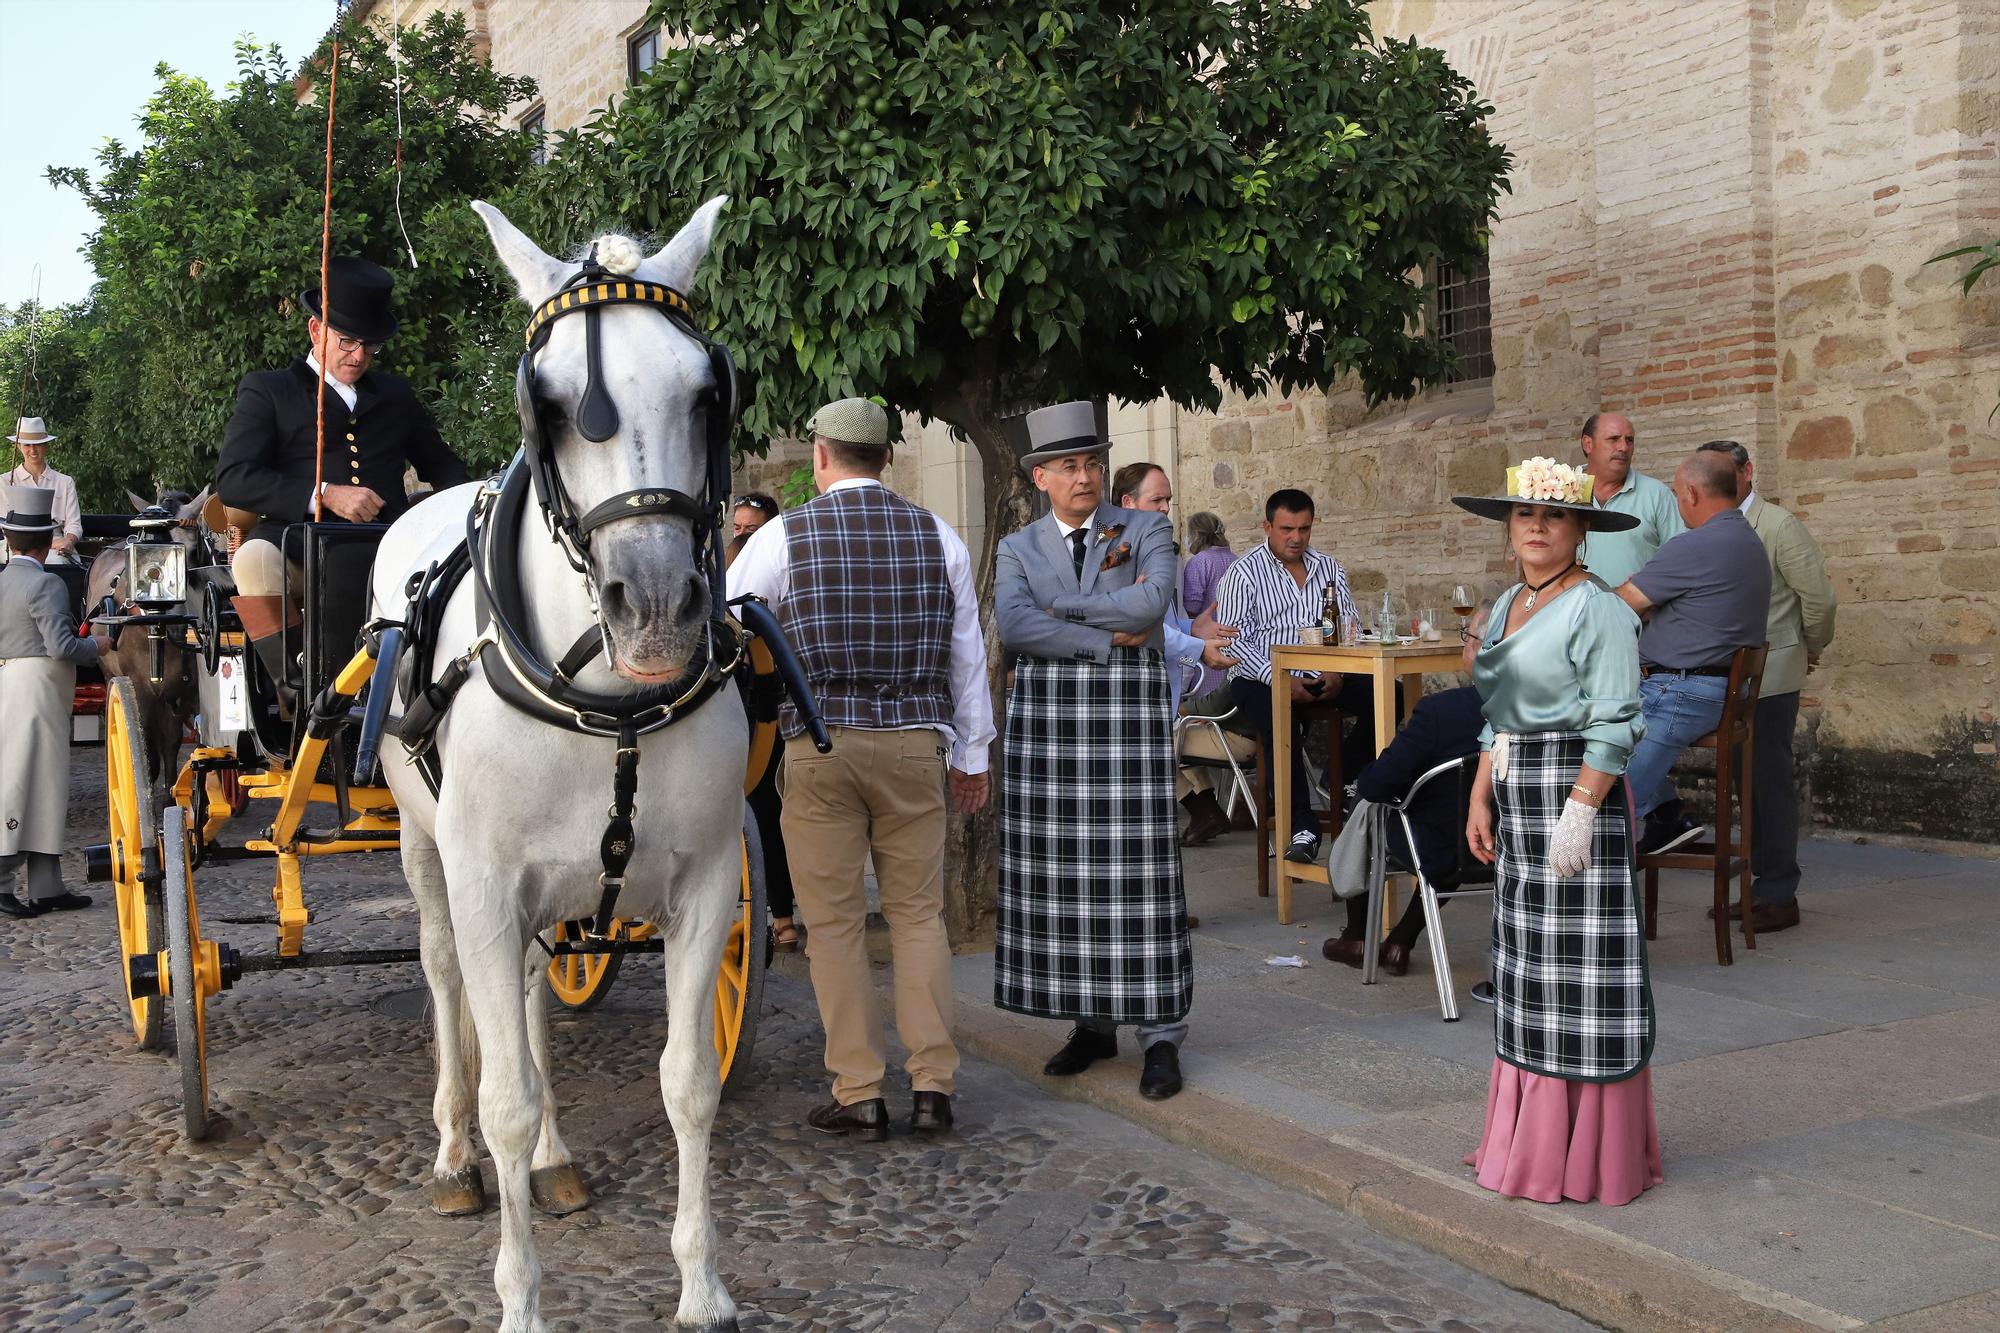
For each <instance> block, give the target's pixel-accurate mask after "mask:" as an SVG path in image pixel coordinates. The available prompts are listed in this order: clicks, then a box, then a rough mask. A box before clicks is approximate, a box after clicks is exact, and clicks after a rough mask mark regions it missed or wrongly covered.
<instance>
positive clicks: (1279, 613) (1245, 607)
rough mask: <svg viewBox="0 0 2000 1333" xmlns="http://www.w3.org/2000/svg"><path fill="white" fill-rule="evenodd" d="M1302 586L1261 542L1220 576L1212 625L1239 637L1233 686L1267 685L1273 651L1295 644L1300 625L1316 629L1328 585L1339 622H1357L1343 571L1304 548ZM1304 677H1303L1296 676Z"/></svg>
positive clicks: (1234, 647) (1233, 649) (1320, 553)
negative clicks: (1227, 628) (1224, 627)
mask: <svg viewBox="0 0 2000 1333" xmlns="http://www.w3.org/2000/svg"><path fill="white" fill-rule="evenodd" d="M1305 559H1306V581H1305V586H1304V587H1301V586H1299V584H1298V583H1297V581H1295V580H1294V579H1293V578H1292V575H1291V571H1289V570H1287V569H1286V568H1285V567H1284V565H1283V564H1282V563H1280V561H1279V560H1278V557H1277V556H1275V555H1273V554H1271V544H1270V543H1269V542H1260V543H1258V545H1257V546H1256V547H1254V548H1252V549H1251V550H1249V551H1246V552H1245V553H1244V554H1243V557H1242V558H1241V559H1239V560H1238V561H1237V562H1236V563H1235V564H1233V565H1231V566H1230V567H1229V568H1228V569H1227V570H1226V571H1225V572H1224V573H1223V575H1222V581H1221V582H1220V583H1218V584H1217V585H1216V589H1215V600H1216V605H1215V621H1216V623H1217V624H1218V625H1228V626H1230V627H1232V628H1233V629H1235V630H1236V631H1237V634H1236V639H1235V641H1234V642H1232V643H1231V644H1230V645H1229V651H1230V653H1231V654H1232V655H1233V656H1234V657H1235V658H1236V665H1235V666H1233V667H1231V668H1230V669H1229V674H1230V676H1231V677H1232V678H1233V679H1236V680H1261V681H1265V682H1269V680H1270V679H1271V645H1272V644H1274V643H1277V644H1289V643H1296V642H1298V631H1299V628H1300V627H1301V626H1303V625H1317V624H1319V614H1320V606H1321V604H1322V602H1323V601H1324V600H1325V597H1326V586H1327V585H1328V584H1329V583H1331V584H1332V585H1333V589H1334V596H1335V597H1336V598H1338V599H1339V603H1340V614H1341V616H1342V617H1343V618H1346V619H1352V620H1355V621H1359V620H1360V618H1361V617H1360V615H1359V613H1357V612H1356V610H1355V608H1354V598H1353V597H1352V596H1351V595H1350V594H1349V593H1348V591H1347V571H1346V570H1345V569H1343V568H1341V565H1340V562H1339V561H1338V560H1335V559H1334V558H1333V557H1332V556H1330V555H1328V554H1326V553H1325V552H1324V551H1315V550H1313V549H1312V548H1311V547H1307V548H1306V557H1305ZM1293 674H1295V675H1304V674H1306V673H1304V672H1295V673H1293Z"/></svg>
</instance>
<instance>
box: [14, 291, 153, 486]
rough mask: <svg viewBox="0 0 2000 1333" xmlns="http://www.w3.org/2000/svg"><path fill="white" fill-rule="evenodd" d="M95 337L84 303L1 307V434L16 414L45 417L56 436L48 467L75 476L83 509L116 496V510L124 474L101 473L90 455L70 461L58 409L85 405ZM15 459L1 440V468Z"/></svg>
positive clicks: (69, 440)
mask: <svg viewBox="0 0 2000 1333" xmlns="http://www.w3.org/2000/svg"><path fill="white" fill-rule="evenodd" d="M95 334H96V328H95V325H94V323H93V321H92V319H91V311H90V307H89V306H88V305H87V304H86V303H83V302H78V303H76V304H74V305H59V306H43V307H41V308H40V309H36V308H35V307H34V305H33V304H32V303H30V302H27V301H23V302H22V303H21V304H20V305H18V306H14V307H13V308H11V309H9V308H8V307H6V306H0V398H4V401H5V406H4V407H0V418H4V419H5V421H6V425H7V429H6V430H5V431H0V435H12V434H14V419H15V417H16V416H17V415H18V416H30V417H42V418H44V419H46V420H47V421H48V422H49V430H50V431H52V432H53V433H54V434H55V435H56V437H57V439H56V443H55V448H54V450H53V451H52V452H53V454H54V456H53V457H52V458H51V459H50V463H51V465H52V466H54V467H55V468H57V469H58V470H59V471H62V472H67V473H69V474H70V475H71V476H73V477H75V478H76V484H77V491H78V494H79V495H81V496H83V497H85V500H86V506H87V504H88V501H89V499H91V498H94V497H99V496H102V497H106V498H107V499H108V497H111V496H117V497H118V508H120V509H123V508H124V507H125V504H124V496H123V493H122V492H121V491H120V489H119V488H120V486H121V485H122V484H123V475H122V473H112V474H105V473H103V472H102V471H101V470H99V469H97V468H94V467H93V466H92V464H93V463H98V462H101V461H102V460H101V459H98V458H95V457H94V456H92V455H89V454H83V453H79V454H77V455H76V456H75V457H72V453H73V450H72V449H71V445H72V444H74V443H75V441H74V439H73V438H72V437H71V435H70V434H69V430H68V423H67V422H66V421H65V419H64V415H63V411H62V409H63V408H64V407H66V406H68V405H70V404H74V403H79V402H86V401H88V398H89V389H88V386H87V383H86V381H87V378H88V375H89V370H90V362H91V348H92V345H93V343H94V342H95ZM30 342H32V343H33V347H32V351H31V349H30ZM19 461H20V454H19V452H18V451H16V450H15V448H14V446H12V445H11V444H8V443H7V442H6V441H5V440H4V439H0V470H4V469H5V468H8V467H12V466H13V465H14V464H15V463H18V462H19Z"/></svg>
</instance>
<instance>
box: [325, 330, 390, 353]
mask: <svg viewBox="0 0 2000 1333" xmlns="http://www.w3.org/2000/svg"><path fill="white" fill-rule="evenodd" d="M333 345H334V346H335V347H338V348H339V349H340V350H341V351H343V352H346V353H348V354H349V355H352V354H353V353H355V352H360V351H364V350H365V351H366V352H367V353H368V355H370V356H373V355H375V353H377V352H379V351H381V350H382V344H381V343H365V342H362V341H361V339H359V338H349V337H347V336H346V335H345V334H339V333H336V334H334V335H333Z"/></svg>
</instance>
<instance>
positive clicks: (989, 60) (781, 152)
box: [520, 0, 1509, 933]
mask: <svg viewBox="0 0 2000 1333" xmlns="http://www.w3.org/2000/svg"><path fill="white" fill-rule="evenodd" d="M651 17H652V20H653V21H655V22H658V23H659V24H661V26H662V28H663V30H664V32H665V34H666V36H667V37H668V38H669V43H668V44H669V46H670V47H671V49H669V50H667V51H666V52H665V54H664V55H663V57H662V59H661V60H660V62H659V64H658V65H656V66H655V67H654V68H653V69H652V70H651V71H650V72H649V73H648V74H647V75H646V76H645V77H644V78H643V79H642V80H641V81H640V82H639V83H638V84H637V85H636V86H634V87H633V88H631V89H629V90H628V91H627V93H626V94H625V96H624V98H623V100H622V101H620V102H619V104H618V105H617V107H616V108H615V109H614V110H612V111H610V112H608V113H606V114H605V115H603V116H602V117H600V118H599V119H598V120H597V121H596V122H595V123H593V124H592V125H590V126H588V127H586V128H584V129H583V130H581V131H577V132H572V133H569V134H566V135H563V136H561V138H560V142H559V145H558V150H557V153H556V157H555V161H554V162H553V163H552V164H551V168H550V173H549V179H548V180H547V181H545V182H544V184H545V185H546V186H547V188H545V189H543V190H540V191H538V192H537V193H536V194H534V195H532V196H526V197H523V198H522V199H521V200H520V204H521V206H522V207H523V209H524V213H525V216H526V218H527V219H529V221H530V227H529V229H530V230H531V232H537V233H539V234H540V235H542V236H543V237H544V238H545V239H552V240H556V241H570V242H577V241H581V240H583V239H585V238H586V237H587V236H588V235H589V234H590V233H591V232H592V231H593V230H596V229H598V228H601V227H605V226H611V225H617V224H624V225H627V226H641V227H651V228H655V229H665V228H668V227H670V226H672V225H675V224H677V223H678V222H679V220H680V219H681V218H683V217H684V216H685V215H686V214H687V213H688V212H689V211H690V210H691V209H692V208H693V207H694V206H695V204H697V203H698V202H699V201H701V200H702V199H704V198H706V197H708V196H711V195H714V194H722V193H726V194H728V195H730V196H731V199H732V202H731V205H730V207H729V208H728V210H727V211H726V212H725V213H724V214H723V217H722V220H721V223H720V225H719V227H718V229H717V233H716V241H715V245H714V248H713V250H712V251H711V259H710V262H709V263H708V264H707V265H705V267H704V271H703V277H702V280H701V288H700V291H699V293H698V294H699V296H700V298H701V305H702V307H703V309H704V311H705V314H706V317H707V318H709V319H710V320H711V321H712V322H713V323H714V325H715V326H716V329H717V331H718V332H719V333H720V335H721V336H722V337H724V338H725V339H726V340H727V341H728V342H729V344H730V345H731V347H732V348H733V349H734V351H735V353H736V356H737V358H738V360H739V362H740V363H741V364H742V365H743V366H744V368H745V369H746V370H747V371H748V372H749V373H750V377H751V379H752V381H753V383H754V394H753V396H752V398H751V401H750V404H749V409H748V412H747V414H746V416H745V419H744V440H745V443H746V445H749V446H750V447H758V446H757V443H756V442H757V441H760V440H764V439H768V438H769V437H772V436H778V435H783V434H787V433H790V432H793V431H795V430H797V429H798V427H799V426H800V424H801V423H802V422H804V421H805V420H806V418H807V417H808V416H809V415H810V414H811V412H812V411H813V410H814V408H815V407H817V406H818V405H819V404H820V403H821V402H823V401H825V400H826V399H828V398H830V397H834V396H839V395H845V394H864V395H875V396H879V397H880V398H882V399H883V400H884V401H886V402H887V403H888V404H889V405H890V406H891V407H892V408H895V409H899V410H902V411H908V412H914V413H916V414H917V415H918V416H919V417H920V418H923V419H926V420H938V421H943V422H946V423H949V425H950V426H951V428H952V429H953V430H954V431H955V432H956V433H958V434H959V435H960V436H962V437H963V438H965V439H967V440H969V441H970V442H971V443H972V444H973V445H974V446H975V447H976V450H977V454H978V458H979V465H980V468H981V472H982V474H983V480H984V495H985V502H986V507H987V515H986V518H987V522H986V525H985V533H986V538H985V548H984V549H983V550H982V551H980V552H978V553H976V555H977V568H978V581H979V587H980V589H981V593H982V600H989V599H986V598H985V597H984V594H985V592H986V591H987V590H989V589H990V586H991V569H992V552H993V545H994V543H995V542H997V541H998V540H999V538H1000V537H1001V536H1003V535H1004V534H1005V533H1007V532H1009V531H1011V530H1012V529H1013V528H1014V527H1016V526H1017V525H1018V523H1019V522H1020V521H1021V520H1022V519H1023V518H1024V517H1025V516H1026V514H1027V513H1028V512H1029V510H1028V504H1027V500H1028V493H1027V492H1026V490H1025V481H1024V478H1023V477H1022V475H1021V470H1020V467H1019V465H1018V463H1017V456H1016V454H1015V452H1014V450H1013V449H1012V448H1011V447H1010V446H1009V444H1008V442H1007V439H1006V436H1005V435H1004V434H1003V431H1002V427H1001V422H1002V421H1003V419H1005V418H1007V417H1009V416H1011V415H1014V414H1017V413H1020V412H1022V411H1024V410H1026V409H1029V408H1032V407H1035V406H1037V405H1040V404H1043V403H1048V402H1054V401H1060V400H1064V399H1070V398H1097V397H1105V396H1111V397H1117V398H1122V399H1125V400H1127V401H1132V402H1148V401H1152V400H1154V399H1158V398H1162V397H1164V398H1168V399H1171V400H1173V401H1174V402H1176V403H1179V404H1181V405H1184V406H1187V407H1213V406H1215V405H1216V404H1217V402H1218V401H1219V400H1220V397H1221V394H1222V392H1223V389H1224V387H1225V386H1227V387H1228V388H1232V389H1236V390H1239V391H1242V392H1246V393H1250V392H1257V391H1261V390H1266V389H1276V390H1279V391H1283V392H1290V391H1292V390H1295V389H1301V388H1308V387H1310V388H1324V387H1326V386H1328V385H1330V384H1332V383H1334V382H1335V381H1337V380H1340V379H1342V378H1343V377H1346V376H1352V377H1354V378H1355V379H1356V380H1357V381H1358V382H1359V383H1360V384H1361V385H1362V386H1363V387H1364V388H1365V389H1366V390H1367V391H1368V392H1369V393H1370V394H1371V395H1373V396H1375V397H1377V398H1384V397H1396V396H1403V395H1408V394H1409V393H1411V392H1412V391H1413V390H1415V389H1416V388H1417V387H1418V386H1420V385H1422V384H1425V383H1428V382H1431V381H1435V380H1437V379H1439V378H1441V377H1442V376H1443V375H1444V374H1445V372H1446V371H1447V369H1448V367H1449V365H1450V355H1451V354H1450V353H1449V351H1448V350H1447V349H1446V348H1445V347H1444V346H1443V345H1441V343H1440V342H1439V341H1438V340H1437V339H1436V338H1435V337H1433V336H1430V335H1429V334H1428V333H1427V331H1426V328H1425V320H1424V318H1423V312H1424V309H1425V304H1426V299H1427V295H1428V293H1427V292H1426V290H1425V286H1424V274H1425V273H1426V272H1427V271H1429V270H1430V266H1431V264H1432V263H1433V261H1445V262H1448V263H1458V262H1464V261H1467V260H1470V259H1473V258H1475V257H1476V256H1477V255H1478V254H1479V253H1480V250H1481V247H1482V245H1483V238H1484V234H1485V231H1486V228H1487V225H1488V222H1489V220H1490V218H1491V217H1492V214H1493V210H1494V206H1495V202H1496V200H1497V197H1498V193H1499V191H1500V190H1502V189H1503V188H1505V172H1506V169H1507V166H1508V163H1509V158H1508V154H1507V153H1506V151H1505V150H1504V149H1503V148H1502V147H1501V146H1500V145H1499V144H1497V143H1495V142H1494V141H1493V139H1492V137H1491V136H1490V134H1489V133H1488V130H1487V125H1486V119H1487V116H1488V115H1489V114H1490V111H1491V108H1490V107H1488V106H1486V105H1485V104H1483V103H1482V102H1481V100H1480V99H1479V97H1478V96H1477V94H1476V93H1475V91H1474V90H1473V88H1472V86H1471V85H1470V84H1469V83H1468V82H1467V81H1466V80H1465V79H1463V78H1461V77H1460V76H1459V75H1458V74H1456V73H1455V72H1453V70H1452V69H1451V68H1450V67H1449V65H1447V64H1446V62H1445V59H1444V57H1443V55H1442V54H1441V53H1439V52H1437V51H1435V50H1431V49H1427V48H1424V47H1421V46H1418V45H1416V44H1415V43H1412V42H1403V41H1397V40H1394V39H1390V38H1382V37H1377V36H1375V35H1373V34H1372V33H1371V32H1370V30H1369V26H1368V20H1367V17H1366V14H1365V13H1364V12H1363V10H1362V7H1361V6H1360V5H1359V4H1357V3H1354V0H1315V2H1314V3H1304V2H1303V0H1290V2H1281V3H1272V2H1269V0H1264V2H1261V3H1260V2H1258V0H1244V2H1243V3H1236V4H1216V3H1210V2H1209V0H1157V2H1155V3H1146V4H1135V3H1081V2H1080V3H1075V4H1069V5H1063V6H1049V5H1044V4H1040V3H1008V4H974V3H957V2H955V0H853V2H852V3H840V4H818V3H785V4H771V3H767V2H766V0H755V2H752V0H685V2H678V3H676V2H669V0H655V3H654V5H653V7H652V11H651ZM967 836H969V837H970V838H971V842H970V843H969V844H967V845H965V846H963V847H961V848H960V851H961V852H962V853H963V854H964V855H966V856H969V857H970V858H971V861H972V865H971V866H970V867H969V868H968V869H967V870H966V871H965V872H964V873H963V874H962V875H961V876H960V881H961V884H962V885H964V886H965V887H966V889H967V891H968V892H969V893H970V894H971V895H973V897H972V899H971V900H969V901H967V902H963V903H961V904H959V905H958V908H959V910H957V911H955V912H954V926H955V927H956V928H957V929H958V930H959V931H960V932H961V933H962V932H963V931H964V929H965V928H966V927H967V926H968V925H969V924H971V923H972V918H974V917H976V916H977V915H979V914H980V913H981V912H982V911H983V909H984V906H985V902H984V897H985V894H986V893H987V889H986V888H985V887H984V886H985V885H987V884H990V880H991V875H990V871H991V866H992V848H991V839H990V827H989V826H986V825H974V826H973V828H972V831H971V833H970V834H969V835H967Z"/></svg>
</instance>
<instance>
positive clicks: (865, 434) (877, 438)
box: [806, 398, 889, 449]
mask: <svg viewBox="0 0 2000 1333" xmlns="http://www.w3.org/2000/svg"><path fill="white" fill-rule="evenodd" d="M806 431H807V433H808V434H812V435H824V436H826V438H827V439H829V440H839V441H840V442H841V443H842V444H858V445H861V446H862V447H863V448H869V449H887V448H888V447H889V414H888V413H887V412H884V411H883V410H882V409H881V407H880V406H879V405H877V404H875V403H872V402H870V401H868V400H867V399H866V398H841V399H838V400H836V401H834V402H831V403H828V404H827V405H826V406H825V407H822V408H821V409H820V410H819V411H817V412H815V413H813V415H812V420H811V421H808V422H807V423H806Z"/></svg>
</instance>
